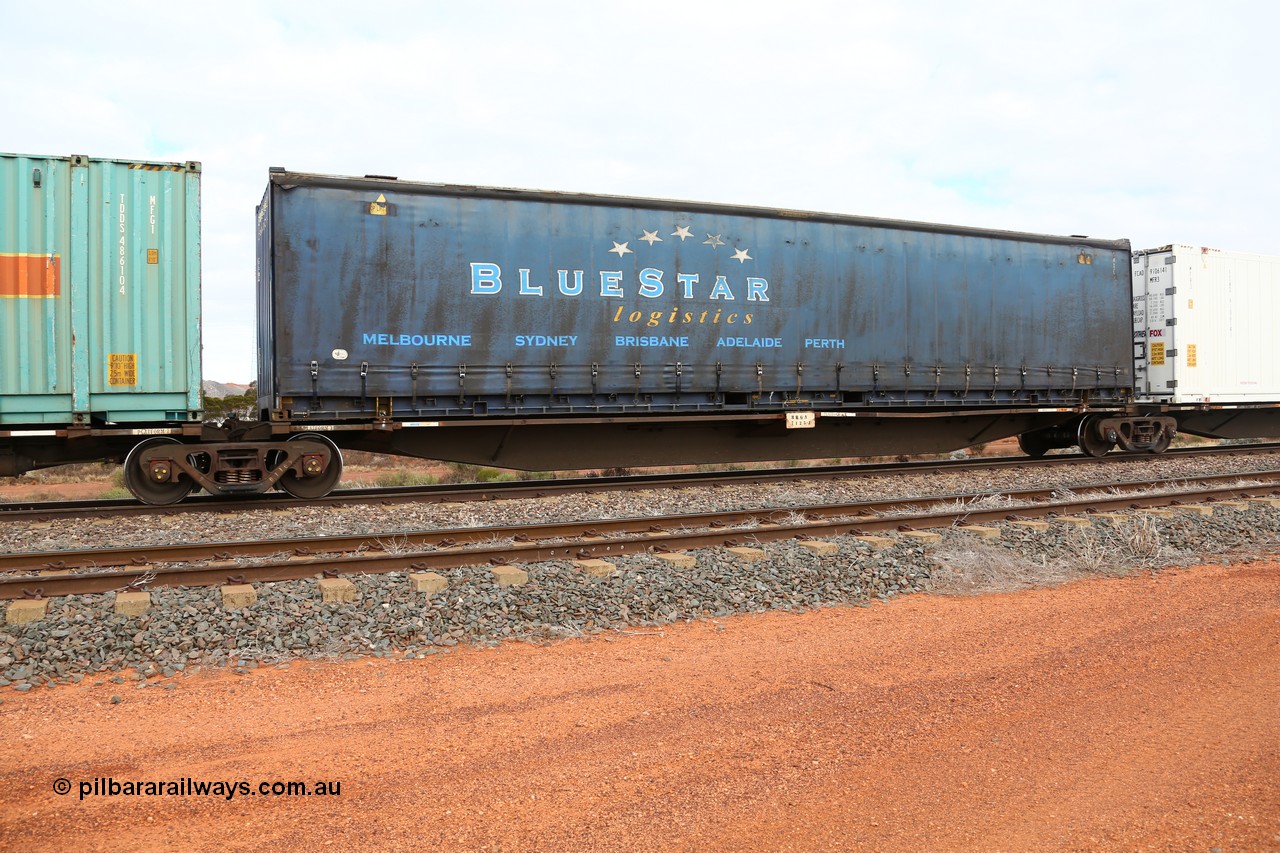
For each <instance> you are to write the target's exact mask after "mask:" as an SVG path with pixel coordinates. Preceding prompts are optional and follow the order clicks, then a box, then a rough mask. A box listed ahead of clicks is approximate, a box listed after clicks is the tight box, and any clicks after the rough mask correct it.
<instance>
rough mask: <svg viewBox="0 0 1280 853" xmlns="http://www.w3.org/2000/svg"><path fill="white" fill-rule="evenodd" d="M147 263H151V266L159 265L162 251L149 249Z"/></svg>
mask: <svg viewBox="0 0 1280 853" xmlns="http://www.w3.org/2000/svg"><path fill="white" fill-rule="evenodd" d="M147 263H149V264H158V263H160V250H159V249H147Z"/></svg>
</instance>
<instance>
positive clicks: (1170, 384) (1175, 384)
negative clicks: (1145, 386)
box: [1164, 379, 1178, 388]
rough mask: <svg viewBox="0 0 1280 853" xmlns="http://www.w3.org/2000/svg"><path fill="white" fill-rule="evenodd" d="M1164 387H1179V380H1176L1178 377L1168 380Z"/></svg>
mask: <svg viewBox="0 0 1280 853" xmlns="http://www.w3.org/2000/svg"><path fill="white" fill-rule="evenodd" d="M1164 387H1166V388H1177V387H1178V380H1176V379H1170V380H1169V381H1168V382H1166V383H1164Z"/></svg>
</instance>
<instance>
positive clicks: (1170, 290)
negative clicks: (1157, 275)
mask: <svg viewBox="0 0 1280 853" xmlns="http://www.w3.org/2000/svg"><path fill="white" fill-rule="evenodd" d="M1177 292H1178V288H1176V287H1166V288H1165V289H1164V295H1165V296H1173V294H1175V293H1177Z"/></svg>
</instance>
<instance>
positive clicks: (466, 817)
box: [0, 562, 1280, 853]
mask: <svg viewBox="0 0 1280 853" xmlns="http://www.w3.org/2000/svg"><path fill="white" fill-rule="evenodd" d="M94 681H99V682H102V681H105V679H103V678H95V679H88V680H86V682H85V683H84V684H83V685H78V686H67V687H58V688H56V689H45V688H37V689H36V690H33V691H31V692H30V693H28V694H17V693H14V692H13V691H11V690H3V691H0V696H3V699H4V703H3V705H0V731H3V733H4V735H3V738H2V739H0V847H4V848H6V849H13V850H16V849H22V850H33V849H39V850H67V849H95V850H107V849H119V848H122V847H126V848H131V849H133V848H137V849H160V848H181V849H222V848H227V847H232V848H252V847H259V846H261V847H266V846H273V847H282V848H284V849H316V848H321V847H328V848H335V849H403V850H409V849H424V850H549V851H566V850H699V851H701V850H762V849H767V850H848V849H857V850H1189V851H1205V853H1208V852H1209V851H1210V850H1211V848H1215V847H1216V848H1220V849H1221V850H1223V851H1241V850H1248V851H1264V850H1280V782H1278V780H1280V564H1277V563H1275V562H1268V563H1257V564H1251V565H1244V566H1236V567H1230V568H1223V567H1200V568H1195V569H1189V570H1179V571H1168V572H1164V573H1161V574H1158V575H1154V576H1152V575H1146V574H1144V575H1141V576H1135V577H1131V578H1127V579H1120V580H1115V579H1110V580H1104V579H1099V580H1089V581H1080V582H1076V583H1072V584H1069V585H1066V586H1062V587H1058V588H1054V589H1042V590H1031V591H1025V592H1018V593H1010V594H1002V595H989V596H983V597H972V598H947V597H941V596H926V595H915V596H910V597H907V598H903V599H899V600H896V601H894V602H892V603H890V604H887V605H875V606H872V607H869V608H857V607H850V608H841V609H828V610H822V611H816V612H810V613H804V614H799V615H795V614H786V613H771V614H767V615H761V616H746V617H739V618H733V619H725V620H719V621H714V622H701V623H694V624H685V625H680V626H675V627H667V628H664V629H635V631H633V632H629V633H625V634H609V635H597V636H596V637H593V638H590V639H587V640H571V641H566V642H562V643H559V644H557V645H551V646H535V645H527V644H519V643H512V644H508V645H505V646H502V647H500V648H496V649H487V650H486V649H462V650H458V651H455V652H452V653H449V654H441V655H436V656H432V657H429V658H426V659H423V660H414V661H395V662H393V661H384V660H373V661H367V660H360V661H353V662H349V663H306V664H295V665H293V666H292V667H290V668H288V669H283V670H282V669H265V670H256V671H252V672H251V673H250V674H247V675H236V674H234V673H232V672H219V673H217V674H213V675H209V674H199V675H193V676H187V677H181V678H179V679H177V680H176V682H175V683H176V684H177V685H178V686H177V688H176V689H175V690H173V691H167V690H162V689H157V688H149V689H146V690H137V689H135V688H134V687H133V685H132V683H126V684H122V685H117V684H113V683H111V682H109V681H106V682H105V683H101V684H99V685H98V686H94V685H93V682H94ZM112 694H118V695H120V696H121V697H123V701H122V702H121V703H120V704H115V705H113V704H110V702H109V700H110V698H111V696H112ZM59 777H64V778H66V779H68V780H70V781H71V783H72V791H71V793H70V794H68V795H66V796H58V795H57V794H55V793H54V792H53V790H52V785H53V782H54V780H55V779H57V778H59ZM95 777H99V778H105V777H112V778H114V779H115V780H117V781H127V780H135V781H137V780H152V781H156V780H177V779H182V778H185V777H190V778H193V779H196V780H208V781H216V780H245V781H247V782H250V783H251V784H252V785H253V786H254V787H256V785H257V784H258V783H259V782H261V781H267V782H271V781H278V780H295V779H296V780H304V781H308V782H313V781H317V780H327V781H339V782H341V795H340V796H337V797H334V796H327V797H316V796H309V797H305V798H303V797H295V798H284V797H267V796H258V795H247V796H244V795H238V796H236V797H234V798H233V799H231V800H227V799H225V798H223V797H219V796H204V797H200V796H190V797H180V796H149V797H147V796H143V797H125V796H116V797H92V796H90V797H87V798H85V799H83V800H81V799H79V797H78V790H79V784H80V783H81V782H90V783H91V782H92V780H93V779H94V778H95Z"/></svg>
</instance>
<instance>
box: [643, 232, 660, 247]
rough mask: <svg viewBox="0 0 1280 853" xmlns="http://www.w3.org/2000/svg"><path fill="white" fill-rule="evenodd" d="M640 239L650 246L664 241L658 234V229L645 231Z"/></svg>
mask: <svg viewBox="0 0 1280 853" xmlns="http://www.w3.org/2000/svg"><path fill="white" fill-rule="evenodd" d="M641 230H643V229H641ZM640 239H641V240H643V241H645V242H646V243H648V244H649V245H650V246H652V245H653V244H654V243H661V242H662V238H661V237H659V236H658V232H657V230H656V229H655V230H653V231H645V232H644V236H643V237H641V238H640Z"/></svg>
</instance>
